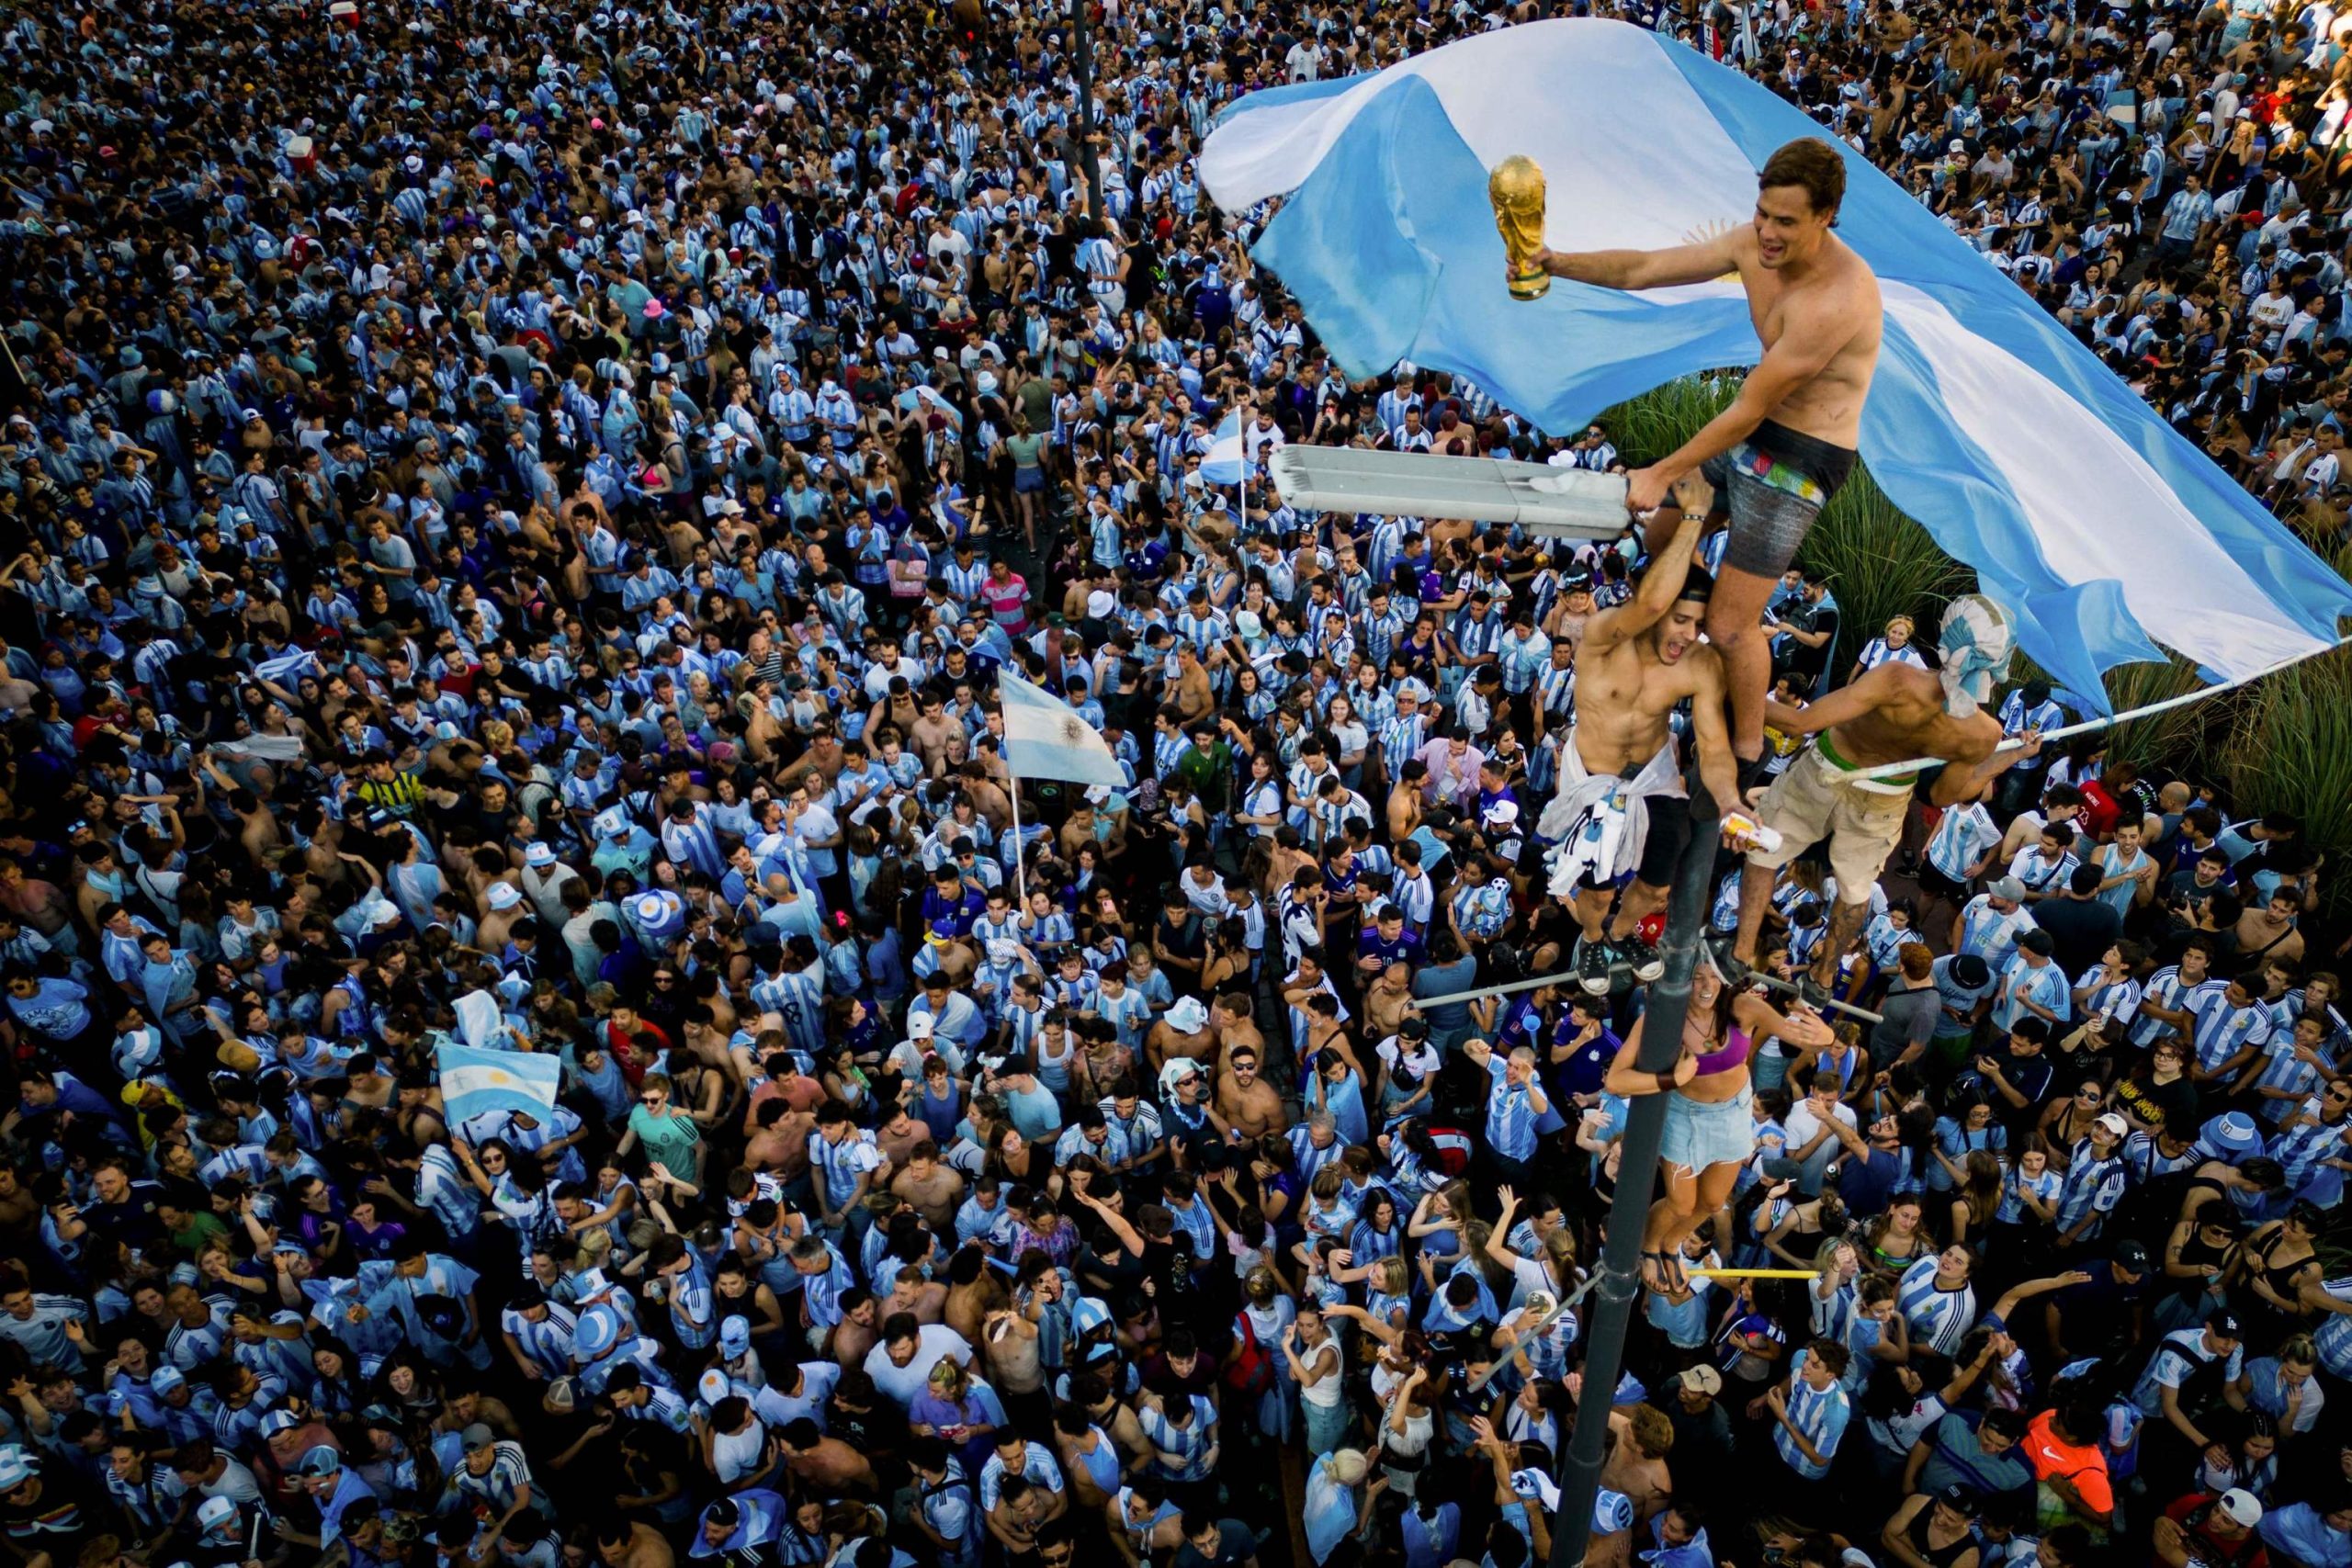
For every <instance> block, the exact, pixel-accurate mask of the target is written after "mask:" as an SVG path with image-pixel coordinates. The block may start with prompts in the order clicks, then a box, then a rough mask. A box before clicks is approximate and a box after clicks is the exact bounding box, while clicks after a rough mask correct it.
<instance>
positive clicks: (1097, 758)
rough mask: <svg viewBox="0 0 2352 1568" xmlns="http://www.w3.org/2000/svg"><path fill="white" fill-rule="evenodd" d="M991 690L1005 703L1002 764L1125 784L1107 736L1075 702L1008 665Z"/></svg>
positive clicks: (1078, 780)
mask: <svg viewBox="0 0 2352 1568" xmlns="http://www.w3.org/2000/svg"><path fill="white" fill-rule="evenodd" d="M996 693H997V700H998V701H999V702H1000V703H1001V704H1002V705H1003V707H1004V765H1005V766H1006V767H1007V768H1009V769H1011V770H1012V773H1014V774H1015V775H1016V776H1018V777H1021V778H1024V779H1068V780H1069V781H1070V782H1071V783H1073V784H1108V785H1109V786H1110V787H1111V788H1113V789H1124V788H1125V787H1126V784H1127V774H1126V770H1125V769H1124V768H1122V767H1120V766H1119V759H1118V758H1116V757H1114V756H1113V755H1112V754H1111V744H1110V742H1109V741H1107V740H1105V739H1103V736H1102V733H1101V731H1099V730H1097V729H1096V728H1094V727H1093V726H1092V725H1091V724H1088V723H1087V722H1086V720H1085V719H1083V718H1081V717H1080V716H1079V713H1078V710H1077V709H1076V708H1073V707H1071V706H1070V705H1069V704H1068V703H1066V702H1064V701H1062V700H1061V699H1060V698H1059V697H1057V696H1055V695H1054V694H1052V693H1051V692H1048V691H1046V690H1044V689H1042V688H1041V687H1038V686H1035V685H1032V684H1031V683H1030V682H1027V681H1024V680H1023V679H1022V678H1021V677H1020V676H1018V675H1015V674H1014V673H1013V672H1012V671H1010V670H1001V671H998V672H997V678H996Z"/></svg>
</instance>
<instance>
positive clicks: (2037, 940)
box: [2018, 926, 2058, 958]
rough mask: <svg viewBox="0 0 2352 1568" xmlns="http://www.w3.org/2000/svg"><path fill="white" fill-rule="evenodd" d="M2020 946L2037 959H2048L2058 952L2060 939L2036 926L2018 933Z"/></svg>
mask: <svg viewBox="0 0 2352 1568" xmlns="http://www.w3.org/2000/svg"><path fill="white" fill-rule="evenodd" d="M2018 946H2019V947H2021V948H2023V949H2025V950H2026V951H2027V952H2028V953H2033V954H2034V955H2035V956H2037V957H2041V958H2047V957H2049V956H2050V955H2051V954H2052V953H2055V952H2057V951H2058V939H2057V938H2056V937H2054V936H2052V935H2051V934H2050V933H2049V932H2048V931H2043V930H2042V929H2041V927H2040V926H2036V927H2034V928H2033V929H2032V930H2031V931H2019V932H2018Z"/></svg>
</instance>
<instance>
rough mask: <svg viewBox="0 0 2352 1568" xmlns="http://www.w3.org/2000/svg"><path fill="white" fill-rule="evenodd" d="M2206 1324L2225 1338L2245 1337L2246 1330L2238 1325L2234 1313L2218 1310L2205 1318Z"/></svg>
mask: <svg viewBox="0 0 2352 1568" xmlns="http://www.w3.org/2000/svg"><path fill="white" fill-rule="evenodd" d="M2205 1326H2206V1327H2207V1328H2208V1329H2209V1330H2211V1332H2213V1333H2215V1334H2218V1335H2220V1336H2221V1337H2222V1338H2224V1339H2243V1338H2245V1329H2243V1328H2241V1327H2240V1326H2239V1325H2238V1320H2237V1314H2234V1313H2226V1312H2217V1313H2215V1314H2213V1315H2212V1316H2211V1317H2209V1318H2207V1319H2206V1320H2205Z"/></svg>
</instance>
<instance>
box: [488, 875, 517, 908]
mask: <svg viewBox="0 0 2352 1568" xmlns="http://www.w3.org/2000/svg"><path fill="white" fill-rule="evenodd" d="M522 901H523V890H522V889H521V888H519V887H517V886H515V885H514V884H513V883H511V882H493V883H492V884H491V885H490V907H491V908H493V909H511V908H514V907H515V905H517V904H519V903H521V902H522Z"/></svg>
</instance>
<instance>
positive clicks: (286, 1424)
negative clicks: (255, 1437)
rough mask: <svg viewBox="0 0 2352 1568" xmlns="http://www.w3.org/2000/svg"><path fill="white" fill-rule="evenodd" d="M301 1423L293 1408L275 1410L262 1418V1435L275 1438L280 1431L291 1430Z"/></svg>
mask: <svg viewBox="0 0 2352 1568" xmlns="http://www.w3.org/2000/svg"><path fill="white" fill-rule="evenodd" d="M301 1424H302V1423H301V1421H300V1419H298V1418H297V1417H296V1416H295V1414H294V1412H292V1411H291V1410H273V1411H271V1412H270V1413H269V1414H268V1415H266V1416H263V1417H262V1418H261V1435H262V1436H263V1437H265V1438H274V1437H276V1436H277V1434H278V1433H280V1432H290V1431H292V1430H293V1429H294V1428H295V1427H299V1426H300V1425H301Z"/></svg>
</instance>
